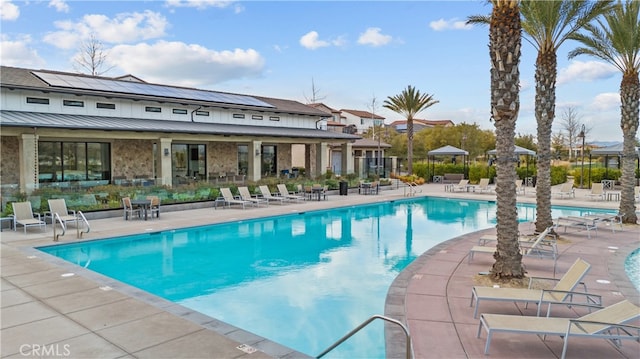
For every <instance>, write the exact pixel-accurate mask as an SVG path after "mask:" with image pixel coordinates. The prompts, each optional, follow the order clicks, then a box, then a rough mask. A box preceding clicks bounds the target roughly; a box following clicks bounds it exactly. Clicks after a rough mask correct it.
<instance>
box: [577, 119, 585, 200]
mask: <svg viewBox="0 0 640 359" xmlns="http://www.w3.org/2000/svg"><path fill="white" fill-rule="evenodd" d="M584 130H585V128H584V124H583V125H582V128H581V129H580V133H579V134H578V138H582V151H581V153H582V165H581V166H580V188H583V187H582V184H583V179H584V138H585V137H586V135H585V133H584Z"/></svg>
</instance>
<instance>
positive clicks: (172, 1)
mask: <svg viewBox="0 0 640 359" xmlns="http://www.w3.org/2000/svg"><path fill="white" fill-rule="evenodd" d="M234 2H235V1H231V0H167V1H166V6H167V7H193V8H196V9H198V10H204V9H206V8H210V7H217V8H225V7H228V6H230V5H232V4H233V3H234ZM235 10H236V12H238V6H236V9H235Z"/></svg>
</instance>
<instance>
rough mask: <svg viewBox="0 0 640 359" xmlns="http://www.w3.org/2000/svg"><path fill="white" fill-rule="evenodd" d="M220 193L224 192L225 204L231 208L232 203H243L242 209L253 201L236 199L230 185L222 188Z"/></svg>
mask: <svg viewBox="0 0 640 359" xmlns="http://www.w3.org/2000/svg"><path fill="white" fill-rule="evenodd" d="M220 194H222V198H224V205H225V206H227V207H229V208H231V205H232V204H240V205H242V209H246V205H247V204H250V203H251V202H249V201H244V200H242V199H236V198H235V197H234V196H233V194H232V193H231V190H230V189H229V188H228V187H222V188H220Z"/></svg>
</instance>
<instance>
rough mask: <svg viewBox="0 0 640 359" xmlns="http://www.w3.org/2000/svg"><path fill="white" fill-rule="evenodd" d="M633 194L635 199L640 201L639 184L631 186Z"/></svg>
mask: <svg viewBox="0 0 640 359" xmlns="http://www.w3.org/2000/svg"><path fill="white" fill-rule="evenodd" d="M633 196H634V197H635V199H636V201H640V186H635V187H634V188H633Z"/></svg>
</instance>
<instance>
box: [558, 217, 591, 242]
mask: <svg viewBox="0 0 640 359" xmlns="http://www.w3.org/2000/svg"><path fill="white" fill-rule="evenodd" d="M553 223H554V224H555V225H556V226H557V227H564V232H565V233H566V232H567V228H574V229H578V230H585V231H587V238H589V239H591V231H595V232H596V236H597V235H598V222H597V220H596V219H593V218H588V217H577V216H565V217H558V218H556V219H555V220H554V221H553Z"/></svg>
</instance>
